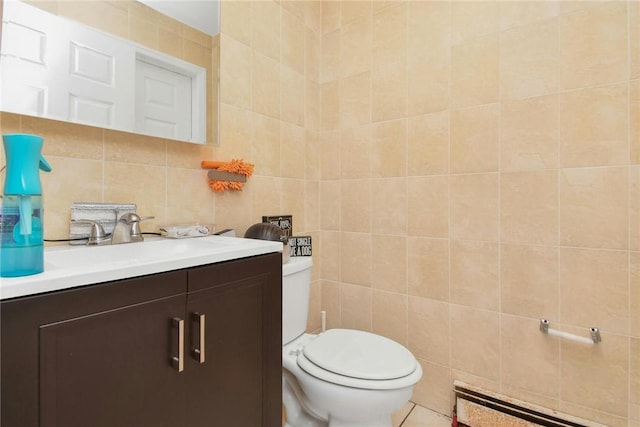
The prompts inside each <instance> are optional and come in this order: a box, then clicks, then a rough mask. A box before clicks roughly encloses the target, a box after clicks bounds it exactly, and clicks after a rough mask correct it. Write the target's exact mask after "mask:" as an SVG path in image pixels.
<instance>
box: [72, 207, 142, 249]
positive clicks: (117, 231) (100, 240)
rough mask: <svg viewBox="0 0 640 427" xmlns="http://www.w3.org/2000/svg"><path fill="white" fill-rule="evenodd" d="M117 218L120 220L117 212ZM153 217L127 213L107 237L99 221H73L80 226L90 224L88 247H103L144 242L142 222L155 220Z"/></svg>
mask: <svg viewBox="0 0 640 427" xmlns="http://www.w3.org/2000/svg"><path fill="white" fill-rule="evenodd" d="M115 214H116V218H118V212H117V211H116V212H115ZM153 218H154V217H153V216H144V217H140V216H138V214H136V213H131V212H128V213H125V214H124V215H122V216H121V217H120V218H119V219H117V221H116V225H115V226H114V227H113V231H112V232H111V234H110V235H107V234H106V233H105V231H104V227H102V224H100V223H99V222H97V221H93V220H90V219H78V220H73V221H74V222H77V223H79V224H90V225H91V230H90V232H89V239H88V240H87V246H102V245H118V244H121V243H133V242H142V241H143V240H144V237H143V236H142V231H141V230H140V222H142V221H144V220H147V219H153Z"/></svg>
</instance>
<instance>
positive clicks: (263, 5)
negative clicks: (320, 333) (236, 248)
mask: <svg viewBox="0 0 640 427" xmlns="http://www.w3.org/2000/svg"><path fill="white" fill-rule="evenodd" d="M221 6H222V8H221V16H222V18H221V23H222V28H221V29H222V31H221V36H220V56H221V58H220V64H221V66H220V81H221V89H220V90H221V93H220V96H221V103H220V113H221V127H220V146H219V147H217V149H216V155H217V156H218V157H220V158H235V157H243V158H244V159H245V160H247V161H251V162H253V163H255V174H254V176H253V177H252V178H251V179H250V180H249V182H248V184H247V185H246V187H245V189H244V190H243V191H242V192H241V193H226V194H221V195H217V196H216V206H215V217H216V222H217V223H218V224H224V226H225V227H232V228H235V229H236V230H239V231H240V232H241V233H243V232H244V230H245V229H246V228H247V227H248V226H249V225H251V224H253V223H255V222H260V220H261V216H262V215H274V214H292V215H293V228H294V233H295V234H298V235H302V234H306V235H311V236H312V238H313V239H314V240H313V241H314V248H313V249H314V254H316V255H317V254H319V250H320V241H319V240H320V234H319V233H318V230H319V229H320V218H321V217H320V203H321V200H322V194H321V187H320V181H319V180H320V173H321V157H320V150H319V144H320V141H319V129H320V99H321V92H320V82H319V76H320V55H321V52H320V40H321V33H320V31H321V20H320V19H321V6H320V3H319V2H305V1H279V2H276V1H223V2H222V5H221ZM336 52H337V51H336ZM365 142H366V139H365ZM338 159H339V153H338V152H336V153H335V157H334V158H333V159H331V158H327V159H326V160H327V162H329V163H334V162H336V161H337V160H338ZM332 167H336V166H335V165H334V166H332ZM323 173H327V172H323ZM354 191H355V189H354ZM335 194H337V192H336V193H334V194H333V202H334V203H335V207H336V215H337V212H338V209H337V208H338V207H339V206H340V200H337V199H336V198H335ZM339 220H340V217H338V216H336V217H335V218H333V219H329V218H325V221H339ZM315 259H316V268H315V269H314V281H313V286H312V293H311V305H310V313H311V315H310V317H309V329H310V330H315V329H318V328H319V326H320V313H319V312H320V281H319V271H320V268H319V265H318V264H319V260H320V257H319V256H316V257H315Z"/></svg>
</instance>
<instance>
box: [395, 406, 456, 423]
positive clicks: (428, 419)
mask: <svg viewBox="0 0 640 427" xmlns="http://www.w3.org/2000/svg"><path fill="white" fill-rule="evenodd" d="M392 421H393V427H451V418H449V417H446V416H444V415H442V414H438V413H437V412H433V411H431V410H429V409H427V408H423V407H422V406H418V405H416V404H415V403H413V402H408V403H407V404H406V405H405V406H404V408H402V409H401V410H399V411H398V412H396V413H395V414H393V417H392Z"/></svg>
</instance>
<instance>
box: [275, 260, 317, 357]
mask: <svg viewBox="0 0 640 427" xmlns="http://www.w3.org/2000/svg"><path fill="white" fill-rule="evenodd" d="M312 266H313V260H312V259H311V257H291V258H290V259H289V262H287V263H286V264H283V265H282V345H285V344H287V343H289V342H291V341H293V340H294V339H296V338H297V337H299V336H300V335H302V334H303V333H304V332H305V330H306V329H307V316H308V314H309V294H310V292H311V267H312Z"/></svg>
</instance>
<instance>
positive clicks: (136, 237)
mask: <svg viewBox="0 0 640 427" xmlns="http://www.w3.org/2000/svg"><path fill="white" fill-rule="evenodd" d="M153 218H155V217H154V216H143V217H140V216H138V214H136V213H132V212H130V213H126V214H124V215H122V217H121V218H120V221H123V222H125V223H127V224H129V225H131V240H132V241H134V242H141V241H143V240H144V238H143V237H142V230H140V222H142V221H145V220H148V219H153Z"/></svg>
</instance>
